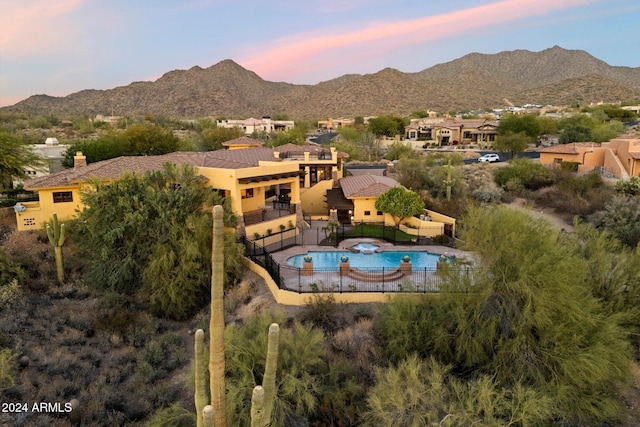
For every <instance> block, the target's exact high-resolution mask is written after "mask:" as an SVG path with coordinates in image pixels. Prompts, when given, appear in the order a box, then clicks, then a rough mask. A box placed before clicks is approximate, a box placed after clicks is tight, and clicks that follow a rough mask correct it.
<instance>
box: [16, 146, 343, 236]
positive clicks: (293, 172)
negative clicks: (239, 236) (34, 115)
mask: <svg viewBox="0 0 640 427" xmlns="http://www.w3.org/2000/svg"><path fill="white" fill-rule="evenodd" d="M227 145H228V147H229V148H230V149H228V150H217V151H209V152H177V153H170V154H165V155H161V156H140V157H118V158H115V159H110V160H105V161H101V162H96V163H91V164H89V165H87V163H86V158H85V157H84V156H83V155H82V153H78V154H77V155H76V157H75V159H74V162H75V165H74V168H72V169H66V170H63V171H61V172H58V173H55V174H52V175H49V176H45V177H40V178H35V179H30V180H28V181H26V182H25V188H26V189H27V190H32V191H37V192H38V195H39V201H38V202H25V203H22V204H20V205H19V206H17V207H16V217H17V223H18V230H19V231H22V230H31V229H37V228H40V227H42V224H43V223H44V222H45V221H47V220H48V219H50V218H51V217H52V215H53V213H54V212H56V213H57V214H58V217H59V218H61V219H64V218H69V217H73V216H74V215H75V214H76V211H77V210H81V209H82V208H83V206H82V202H81V200H80V189H81V188H82V187H84V186H86V185H88V182H89V180H90V179H92V178H97V179H101V180H104V181H112V180H117V179H119V178H120V177H121V176H122V175H123V174H125V173H127V172H133V173H141V174H142V173H144V172H146V171H151V170H159V169H161V168H162V165H163V164H164V163H165V162H167V161H168V162H172V163H175V164H189V165H191V166H194V167H196V168H197V169H198V173H199V174H200V175H202V176H203V177H204V178H205V179H207V181H206V182H207V184H208V185H210V186H211V187H212V188H215V189H216V190H219V191H220V192H221V194H223V195H224V196H226V197H230V198H231V207H232V209H233V211H234V212H235V213H236V214H237V215H238V217H239V221H238V223H239V226H238V228H239V231H240V232H241V233H243V234H247V235H254V234H255V233H259V234H265V232H266V231H267V230H269V229H272V230H277V229H278V228H279V226H280V225H281V224H285V225H287V226H289V225H290V224H294V226H295V227H296V228H299V227H302V226H303V219H302V211H303V206H302V200H303V198H304V200H305V203H306V205H307V206H309V207H310V208H315V210H318V211H320V212H322V213H326V210H327V207H326V202H325V201H324V194H325V191H326V189H327V188H330V187H331V186H332V182H333V179H337V177H339V176H341V175H342V165H343V157H345V156H346V154H344V153H339V152H338V151H336V150H335V149H325V148H322V147H320V146H317V145H314V144H307V145H286V146H281V147H278V148H275V149H273V148H266V147H262V146H260V145H261V144H258V143H257V141H256V140H252V139H251V138H246V137H242V138H239V139H238V140H234V141H229V143H228V144H227ZM231 147H234V148H235V149H231ZM240 148H243V149H240ZM303 196H304V197H303ZM313 212H314V209H311V210H309V213H313Z"/></svg>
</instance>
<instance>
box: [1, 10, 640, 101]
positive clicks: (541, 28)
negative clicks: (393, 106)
mask: <svg viewBox="0 0 640 427" xmlns="http://www.w3.org/2000/svg"><path fill="white" fill-rule="evenodd" d="M639 23H640V2H638V1H637V0H502V1H496V0H474V1H471V0H448V1H446V2H444V1H440V0H439V1H431V0H421V1H419V0H350V1H348V2H346V1H333V0H325V1H320V0H305V1H300V0H297V1H294V0H272V1H269V2H264V1H237V0H236V1H231V0H184V1H180V0H55V1H54V0H0V106H6V105H12V104H14V103H16V102H18V101H21V100H23V99H26V98H28V97H29V96H31V95H35V94H47V95H52V96H66V95H69V94H71V93H74V92H78V91H80V90H83V89H111V88H113V87H116V86H123V85H127V84H129V83H131V82H134V81H141V80H148V81H149V80H156V79H157V78H159V77H160V76H162V74H164V73H166V72H169V71H172V70H176V69H181V70H184V69H189V68H191V67H192V66H195V65H198V66H200V67H203V68H206V67H209V66H211V65H213V64H215V63H217V62H219V61H222V60H224V59H233V60H234V61H236V62H238V63H239V64H240V65H242V66H243V67H245V68H247V69H249V70H251V71H255V72H256V73H257V74H258V75H259V76H261V77H262V78H264V79H265V80H270V81H285V82H289V83H298V84H303V83H304V84H315V83H318V82H320V81H323V80H330V79H332V78H335V77H339V76H341V75H343V74H348V73H358V74H368V73H375V72H377V71H379V70H381V69H383V68H385V67H392V68H396V69H399V70H401V71H404V72H415V71H420V70H423V69H425V68H429V67H431V66H433V65H436V64H439V63H443V62H448V61H451V60H454V59H457V58H459V57H461V56H464V55H466V54H468V53H471V52H479V53H498V52H501V51H505V50H516V49H526V50H530V51H536V52H537V51H541V50H544V49H547V48H550V47H553V46H554V45H559V46H561V47H563V48H565V49H580V50H585V51H587V52H589V53H590V54H591V55H593V56H595V57H596V58H598V59H601V60H603V61H605V62H607V63H608V64H610V65H622V66H629V67H638V66H640V43H639V42H638V36H639V34H640V30H639V28H640V24H639Z"/></svg>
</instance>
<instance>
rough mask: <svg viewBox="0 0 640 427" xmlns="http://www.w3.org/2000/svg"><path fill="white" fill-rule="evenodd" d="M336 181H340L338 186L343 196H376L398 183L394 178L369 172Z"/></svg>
mask: <svg viewBox="0 0 640 427" xmlns="http://www.w3.org/2000/svg"><path fill="white" fill-rule="evenodd" d="M338 182H339V183H340V187H342V191H343V193H344V196H345V197H347V198H353V197H378V196H379V195H380V194H382V193H385V192H387V191H388V190H389V189H390V188H392V187H397V186H399V185H400V184H399V183H398V182H397V181H396V180H394V179H391V178H387V177H386V176H377V175H369V174H367V175H356V176H347V177H344V178H342V179H340V181H338Z"/></svg>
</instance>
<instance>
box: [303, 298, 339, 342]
mask: <svg viewBox="0 0 640 427" xmlns="http://www.w3.org/2000/svg"><path fill="white" fill-rule="evenodd" d="M340 307H341V304H337V303H336V299H335V298H334V297H333V295H331V294H328V295H326V296H325V295H322V294H314V295H312V296H311V297H310V298H309V299H308V300H307V305H306V306H305V308H304V310H303V311H302V313H301V317H300V318H301V320H302V321H303V322H305V323H311V324H313V325H314V326H316V327H318V328H322V329H323V330H324V331H326V332H327V333H333V332H334V331H335V330H336V329H338V328H339V326H340V325H339V318H340V310H341V308H340Z"/></svg>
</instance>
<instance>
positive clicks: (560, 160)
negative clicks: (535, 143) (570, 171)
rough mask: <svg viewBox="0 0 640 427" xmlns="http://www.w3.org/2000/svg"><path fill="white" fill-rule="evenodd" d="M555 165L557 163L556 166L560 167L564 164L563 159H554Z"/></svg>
mask: <svg viewBox="0 0 640 427" xmlns="http://www.w3.org/2000/svg"><path fill="white" fill-rule="evenodd" d="M553 163H555V164H556V165H559V164H560V163H562V159H559V158H557V157H556V158H555V159H553Z"/></svg>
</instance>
